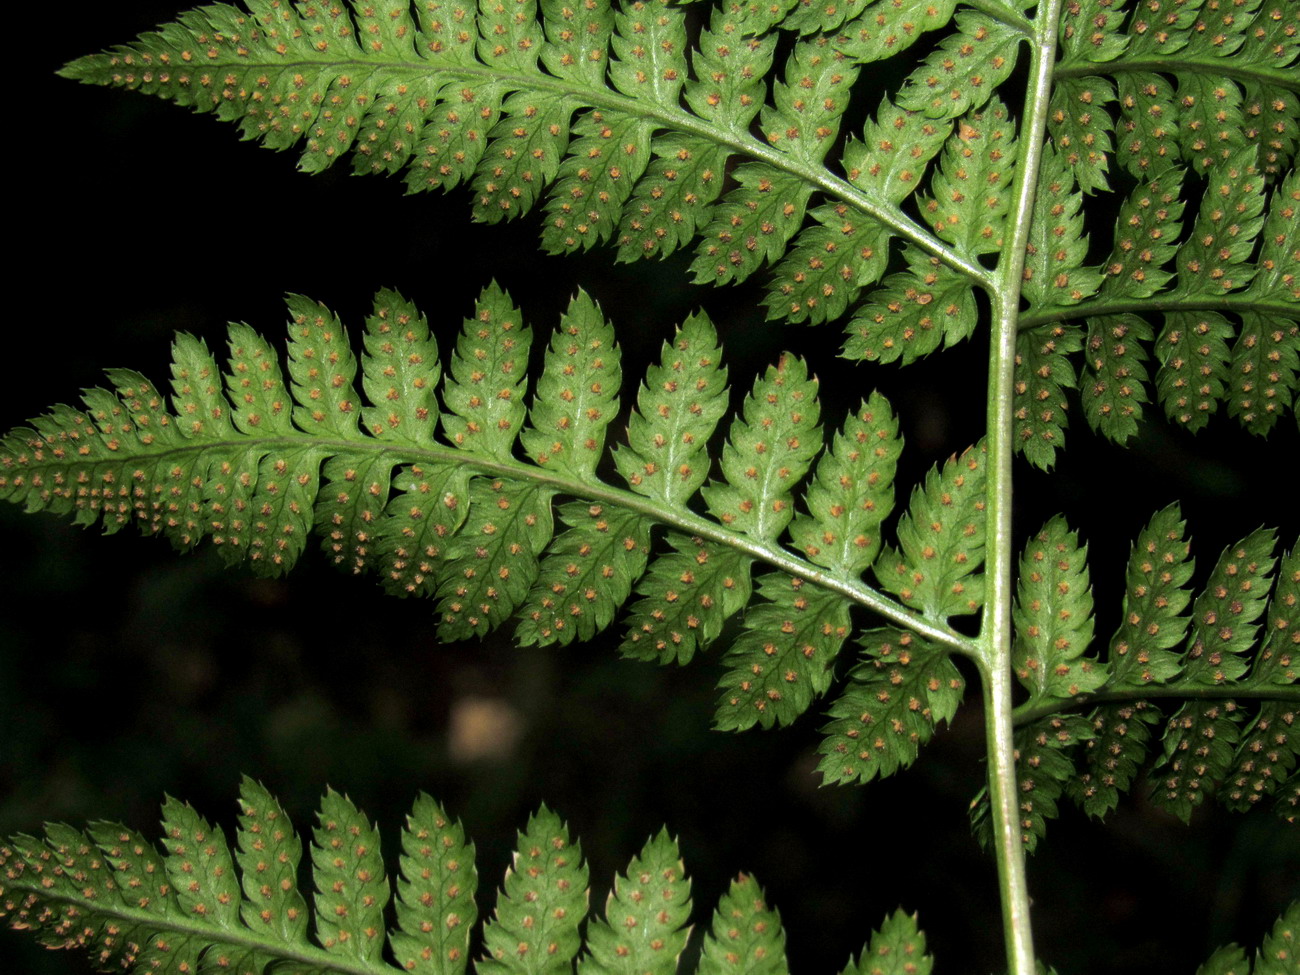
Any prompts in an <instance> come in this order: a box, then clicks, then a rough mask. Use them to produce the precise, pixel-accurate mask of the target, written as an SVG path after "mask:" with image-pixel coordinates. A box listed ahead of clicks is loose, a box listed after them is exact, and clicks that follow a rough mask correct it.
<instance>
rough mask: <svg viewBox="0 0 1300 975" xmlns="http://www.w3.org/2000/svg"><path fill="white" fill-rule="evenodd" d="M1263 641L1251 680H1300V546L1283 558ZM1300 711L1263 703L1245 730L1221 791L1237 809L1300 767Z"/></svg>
mask: <svg viewBox="0 0 1300 975" xmlns="http://www.w3.org/2000/svg"><path fill="white" fill-rule="evenodd" d="M1265 627H1266V629H1265V636H1264V640H1263V645H1262V646H1261V648H1260V650H1259V652H1258V653H1257V654H1256V655H1255V662H1254V665H1253V666H1252V668H1251V674H1250V682H1251V683H1252V684H1254V685H1256V686H1260V685H1275V686H1277V685H1281V686H1288V685H1292V684H1294V683H1295V682H1296V679H1297V658H1298V656H1300V655H1297V653H1296V649H1297V646H1300V546H1297V547H1296V548H1293V549H1292V550H1291V551H1290V552H1289V553H1287V554H1286V555H1284V556H1283V558H1282V560H1281V562H1280V563H1279V565H1278V577H1277V585H1276V587H1275V588H1274V591H1273V595H1272V598H1271V599H1270V600H1269V604H1268V615H1267V619H1266V622H1265ZM1298 721H1300V714H1297V708H1296V705H1295V703H1294V702H1292V701H1263V702H1261V704H1260V706H1259V711H1258V713H1257V714H1256V715H1255V717H1254V718H1253V719H1251V721H1250V722H1249V723H1248V724H1247V725H1246V727H1245V728H1243V729H1242V733H1241V740H1240V741H1239V742H1238V744H1237V750H1236V752H1235V754H1234V755H1233V757H1232V764H1231V766H1230V767H1229V769H1228V771H1227V772H1226V773H1225V776H1224V785H1223V791H1222V793H1221V795H1220V798H1221V800H1222V801H1223V803H1224V805H1226V806H1227V807H1228V808H1229V809H1233V810H1236V811H1238V812H1245V811H1246V810H1248V809H1249V808H1250V807H1251V806H1253V805H1255V804H1257V803H1259V802H1260V801H1262V800H1264V799H1266V798H1268V797H1269V796H1272V795H1274V794H1275V793H1277V792H1279V790H1280V787H1281V785H1282V784H1283V783H1284V782H1286V780H1287V778H1288V777H1289V775H1290V774H1291V772H1292V770H1293V769H1295V768H1296V767H1297V765H1300V736H1298V735H1297V734H1296V733H1295V731H1294V729H1295V728H1296V725H1297V722H1298Z"/></svg>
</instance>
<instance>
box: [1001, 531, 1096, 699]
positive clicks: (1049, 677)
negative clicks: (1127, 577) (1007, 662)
mask: <svg viewBox="0 0 1300 975" xmlns="http://www.w3.org/2000/svg"><path fill="white" fill-rule="evenodd" d="M1087 558H1088V548H1087V546H1086V545H1085V546H1082V547H1081V546H1080V545H1079V539H1078V536H1077V535H1076V534H1075V533H1074V532H1072V531H1070V530H1069V528H1068V526H1067V525H1066V523H1065V519H1064V518H1063V517H1061V516H1059V515H1058V516H1057V517H1055V518H1053V519H1052V520H1051V521H1049V522H1048V523H1047V524H1046V525H1044V526H1043V528H1042V530H1041V531H1039V533H1038V534H1037V535H1036V536H1034V538H1033V539H1032V540H1031V541H1030V542H1029V544H1028V545H1027V546H1026V548H1025V553H1024V555H1023V556H1022V557H1021V560H1020V572H1019V583H1018V587H1019V588H1018V593H1017V596H1016V604H1015V607H1014V609H1013V611H1012V615H1013V618H1014V620H1015V624H1016V643H1015V649H1014V651H1013V653H1012V666H1014V667H1015V670H1016V677H1017V678H1018V679H1019V680H1020V683H1021V684H1023V685H1024V686H1025V688H1026V689H1027V690H1028V691H1029V694H1030V700H1031V701H1034V700H1038V699H1041V698H1053V697H1054V698H1071V697H1075V696H1077V695H1079V694H1086V693H1089V692H1090V691H1094V690H1096V689H1097V688H1098V687H1100V686H1101V685H1102V684H1104V683H1106V677H1107V674H1106V667H1105V665H1104V664H1102V663H1101V662H1100V661H1098V660H1096V659H1094V658H1092V657H1088V656H1085V655H1084V652H1085V651H1086V650H1087V648H1088V645H1089V644H1090V643H1091V642H1092V634H1093V618H1092V590H1091V588H1090V586H1089V581H1088V565H1087Z"/></svg>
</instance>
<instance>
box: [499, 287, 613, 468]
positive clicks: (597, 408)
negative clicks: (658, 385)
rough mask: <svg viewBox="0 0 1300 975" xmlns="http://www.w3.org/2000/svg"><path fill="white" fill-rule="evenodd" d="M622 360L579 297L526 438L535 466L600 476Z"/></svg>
mask: <svg viewBox="0 0 1300 975" xmlns="http://www.w3.org/2000/svg"><path fill="white" fill-rule="evenodd" d="M620 358H621V354H620V352H619V350H618V347H617V346H616V345H615V344H614V329H613V328H612V327H611V326H610V324H609V323H608V322H607V321H605V319H604V317H603V316H602V315H601V313H600V309H599V308H598V307H597V306H596V303H595V302H594V301H592V300H591V299H590V298H589V297H587V295H586V294H585V293H584V292H581V291H580V292H578V295H577V297H575V298H574V300H573V301H572V302H571V303H570V305H569V310H568V311H567V312H566V313H565V314H564V316H563V317H562V318H561V320H560V328H559V331H557V332H556V333H555V336H554V337H553V338H552V340H551V345H550V348H549V349H548V350H547V353H546V359H545V362H544V366H543V369H542V374H541V378H540V379H539V380H538V383H537V392H536V396H535V398H534V400H533V406H532V410H531V411H530V415H529V421H530V422H529V427H528V429H526V430H524V431H523V433H522V436H521V438H520V440H521V443H522V444H523V447H524V452H525V454H526V455H527V456H528V459H529V460H531V461H532V462H533V463H534V464H536V465H537V466H538V467H543V468H547V467H549V468H553V469H555V470H559V471H562V472H564V473H566V474H569V475H571V476H573V477H577V478H584V477H590V476H592V475H593V474H594V473H595V470H596V462H597V461H598V460H599V459H600V456H601V452H602V449H603V448H604V445H605V428H606V427H607V426H609V423H610V421H611V420H613V419H614V415H615V414H616V413H617V412H618V389H619V386H620V385H621V384H622V381H623V376H622V371H621V368H620Z"/></svg>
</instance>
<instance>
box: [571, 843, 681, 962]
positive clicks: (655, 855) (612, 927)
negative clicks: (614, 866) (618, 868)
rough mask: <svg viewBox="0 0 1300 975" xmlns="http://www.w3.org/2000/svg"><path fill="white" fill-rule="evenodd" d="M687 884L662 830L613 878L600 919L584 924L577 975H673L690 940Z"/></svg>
mask: <svg viewBox="0 0 1300 975" xmlns="http://www.w3.org/2000/svg"><path fill="white" fill-rule="evenodd" d="M690 914H691V881H690V878H689V877H687V876H686V868H685V865H684V864H683V863H682V859H681V854H680V853H679V852H678V849H677V841H676V840H674V839H673V838H672V837H671V836H669V835H668V831H667V830H666V829H664V830H660V831H659V832H658V833H657V834H656V835H654V836H652V837H651V838H650V839H648V840H647V841H646V844H645V846H643V847H642V848H641V852H640V853H638V854H637V855H636V856H635V857H633V858H632V862H631V863H629V864H628V868H627V873H626V874H623V875H620V876H617V877H615V878H614V889H613V890H611V891H610V892H609V898H608V900H607V901H606V902H605V917H604V919H603V920H593V921H592V922H591V923H589V924H588V925H587V931H586V944H587V950H586V951H585V952H584V953H583V955H582V957H581V958H580V959H579V960H578V968H577V971H578V975H620V973H635V975H675V973H676V972H677V969H678V963H679V962H680V960H681V954H682V951H683V949H685V947H686V940H687V938H688V937H690V934H691V928H690V925H689V924H688V923H687V922H688V920H689V919H690Z"/></svg>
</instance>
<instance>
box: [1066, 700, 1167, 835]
mask: <svg viewBox="0 0 1300 975" xmlns="http://www.w3.org/2000/svg"><path fill="white" fill-rule="evenodd" d="M1088 720H1089V721H1090V722H1091V724H1092V737H1090V738H1088V739H1087V740H1086V741H1085V742H1084V743H1083V761H1084V769H1083V770H1082V771H1081V772H1076V773H1075V774H1074V775H1073V776H1072V777H1071V778H1070V780H1069V781H1068V782H1067V783H1066V790H1067V791H1068V793H1069V795H1070V798H1071V799H1073V800H1074V801H1075V802H1076V803H1077V804H1078V805H1079V807H1080V808H1081V809H1083V811H1084V812H1086V813H1087V814H1088V815H1089V816H1095V817H1097V818H1098V819H1104V818H1105V817H1106V816H1107V815H1108V814H1109V813H1110V812H1111V811H1112V810H1114V809H1115V808H1116V807H1117V806H1118V805H1119V797H1120V794H1121V793H1124V792H1128V790H1129V789H1130V788H1131V787H1132V785H1133V780H1134V779H1135V778H1136V777H1137V774H1138V771H1139V770H1140V769H1141V768H1142V766H1143V765H1144V764H1145V762H1146V759H1147V745H1148V743H1149V742H1150V741H1151V726H1152V725H1155V724H1158V723H1159V722H1160V721H1161V714H1160V712H1159V711H1158V710H1156V709H1155V708H1154V707H1153V706H1152V705H1151V703H1150V702H1149V701H1135V702H1133V703H1132V704H1106V705H1102V706H1101V707H1099V708H1097V709H1096V710H1094V711H1093V712H1092V714H1091V715H1090V716H1089V719H1088Z"/></svg>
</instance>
